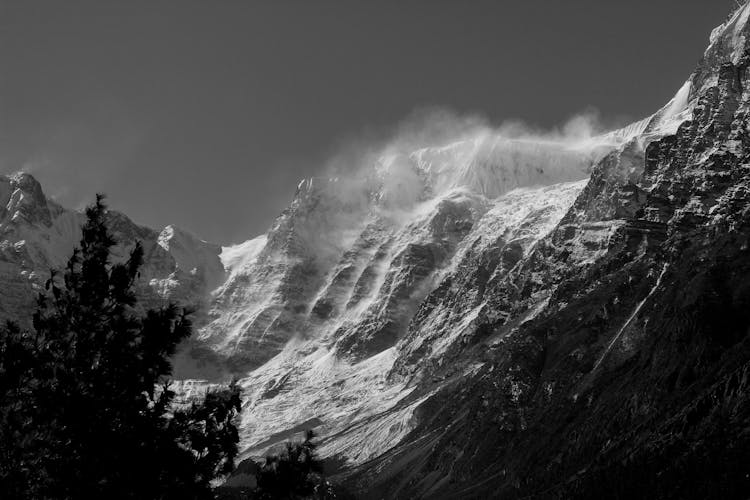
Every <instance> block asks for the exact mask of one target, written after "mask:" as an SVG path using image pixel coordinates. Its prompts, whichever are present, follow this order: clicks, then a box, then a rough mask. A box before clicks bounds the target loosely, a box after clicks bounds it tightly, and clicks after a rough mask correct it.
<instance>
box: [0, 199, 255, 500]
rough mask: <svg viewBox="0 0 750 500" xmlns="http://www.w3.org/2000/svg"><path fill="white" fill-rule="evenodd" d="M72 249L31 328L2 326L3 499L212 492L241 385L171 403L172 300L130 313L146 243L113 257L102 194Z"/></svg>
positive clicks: (229, 452)
mask: <svg viewBox="0 0 750 500" xmlns="http://www.w3.org/2000/svg"><path fill="white" fill-rule="evenodd" d="M86 217H87V220H86V223H85V225H84V227H83V236H82V239H81V244H80V248H78V249H76V250H75V251H74V253H73V255H72V257H71V258H70V260H69V261H68V264H67V267H66V268H65V270H64V272H63V273H62V276H58V275H55V274H54V273H53V275H52V276H51V277H50V279H49V280H48V281H47V283H46V292H45V293H43V294H40V296H39V299H38V304H37V310H36V312H35V314H34V317H33V331H23V330H21V329H20V328H19V327H17V326H16V325H13V324H8V325H6V326H5V327H2V328H0V498H19V499H25V498H34V499H37V498H71V499H74V498H108V499H110V498H111V499H118V498H144V499H146V498H163V499H169V498H175V499H177V498H179V499H191V498H195V499H203V498H213V493H212V490H211V481H212V480H214V479H216V478H217V477H221V476H222V475H225V474H227V473H229V472H230V471H231V469H232V467H233V464H234V457H235V456H236V453H237V441H238V433H237V429H236V427H235V425H234V418H235V416H236V415H237V413H238V412H239V411H240V389H239V387H238V386H237V385H236V384H234V383H232V384H231V385H230V386H229V387H228V388H226V389H223V390H219V391H215V392H210V393H207V395H206V398H205V401H203V402H202V403H193V404H192V405H189V406H187V407H185V406H184V405H183V407H181V408H180V407H175V404H174V396H175V394H174V392H173V391H171V390H170V389H169V383H168V382H167V381H166V377H168V376H169V375H170V372H171V364H170V361H169V359H170V356H172V355H173V354H174V352H175V349H176V347H177V344H178V343H179V342H180V341H181V340H183V339H184V338H186V337H187V336H189V335H190V332H191V324H190V321H189V319H188V318H187V316H186V314H185V312H184V311H181V310H179V309H178V308H177V307H175V306H173V305H170V306H167V307H165V308H162V309H159V310H150V311H148V312H147V313H145V315H139V314H137V313H136V312H135V306H136V296H135V292H134V285H135V281H136V279H137V277H138V270H139V268H140V266H141V264H142V260H143V249H142V248H141V246H140V244H136V246H135V248H134V249H133V251H132V252H131V254H130V258H129V259H128V261H127V262H125V263H117V264H113V263H111V262H110V251H111V249H112V247H113V246H114V245H115V241H114V239H113V237H112V235H111V234H110V233H109V231H108V229H107V225H106V219H107V213H106V207H105V205H104V203H103V201H102V197H101V196H97V200H96V203H95V204H94V205H92V206H91V207H89V208H88V209H87V210H86Z"/></svg>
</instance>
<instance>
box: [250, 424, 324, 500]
mask: <svg viewBox="0 0 750 500" xmlns="http://www.w3.org/2000/svg"><path fill="white" fill-rule="evenodd" d="M314 437H315V434H314V433H313V431H307V433H306V435H305V440H304V441H302V442H301V443H291V442H289V443H286V449H285V450H284V451H283V452H282V453H280V454H278V455H269V456H267V457H266V458H265V461H264V463H263V464H262V465H261V466H260V468H259V470H258V473H257V477H256V480H257V487H256V489H255V492H254V494H253V498H256V499H258V500H272V499H328V498H336V496H335V494H334V493H333V491H332V488H331V485H330V484H329V483H328V482H327V481H326V480H325V478H324V477H323V466H322V463H321V462H320V460H319V459H318V456H317V453H316V448H317V445H316V444H315V443H314V442H313V439H314Z"/></svg>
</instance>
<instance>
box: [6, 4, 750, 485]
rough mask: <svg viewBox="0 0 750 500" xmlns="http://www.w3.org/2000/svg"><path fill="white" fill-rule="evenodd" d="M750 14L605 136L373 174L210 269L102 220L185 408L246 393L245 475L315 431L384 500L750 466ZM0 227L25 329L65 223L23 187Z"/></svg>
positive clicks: (496, 138) (285, 218)
mask: <svg viewBox="0 0 750 500" xmlns="http://www.w3.org/2000/svg"><path fill="white" fill-rule="evenodd" d="M749 15H750V6H749V5H745V6H743V7H741V8H739V9H738V10H737V11H736V12H735V13H734V14H733V15H732V16H731V17H730V18H729V19H728V20H727V22H726V23H724V24H723V25H722V26H720V27H718V28H717V29H716V30H714V32H713V33H712V34H711V37H710V44H709V47H708V49H707V50H706V51H705V53H704V55H703V57H702V59H701V61H700V62H699V64H698V66H697V68H696V70H695V72H694V73H693V74H692V75H691V76H690V78H689V79H688V80H687V81H686V82H685V84H684V85H683V86H682V87H681V88H680V89H678V90H677V92H676V94H675V97H674V98H673V99H672V100H671V101H670V102H668V103H666V104H665V106H664V107H663V108H662V109H660V110H658V111H657V112H656V113H654V115H652V116H650V117H647V118H645V119H644V120H641V121H639V122H636V123H634V124H632V125H630V126H628V127H625V128H623V129H620V130H616V131H612V132H610V133H607V134H603V135H598V136H594V137H586V138H564V137H532V136H524V137H508V136H505V135H503V134H501V133H498V132H494V131H491V130H480V131H477V132H475V133H471V134H465V136H463V137H461V138H459V139H457V140H456V141H454V142H451V143H449V144H444V145H440V146H431V147H423V148H419V149H415V150H413V151H406V152H401V151H400V152H398V153H393V152H390V151H389V152H387V153H384V154H383V155H381V156H380V157H379V158H378V160H377V161H375V162H374V163H373V164H372V165H370V166H369V168H367V169H366V170H365V171H364V172H358V173H357V174H356V175H350V176H347V177H339V178H332V179H318V178H314V179H306V180H303V181H302V182H300V184H299V185H298V187H297V190H296V193H295V195H294V198H293V201H292V203H291V205H290V206H289V208H288V209H287V210H285V211H284V212H283V213H282V214H281V215H280V216H279V217H278V218H277V219H276V221H275V222H274V224H273V225H272V227H271V228H270V230H269V231H268V233H267V234H265V235H262V236H259V237H257V238H254V239H251V240H248V241H246V242H244V243H241V244H239V245H234V246H230V247H224V248H221V247H219V246H216V245H212V244H209V243H206V242H204V241H202V240H200V239H198V238H196V237H194V236H191V235H189V234H188V233H186V232H184V231H181V230H179V229H178V228H175V227H171V226H169V227H167V228H165V229H164V230H162V231H161V232H157V231H153V230H150V229H148V228H143V227H140V226H138V225H136V224H134V223H132V222H131V221H130V220H129V219H127V217H125V216H124V215H121V214H113V218H112V220H113V224H114V230H115V233H116V235H117V237H118V238H119V240H120V241H121V245H120V247H118V255H120V256H121V257H124V256H125V255H127V250H128V248H129V247H130V246H131V245H132V244H133V242H134V241H135V240H136V239H138V240H141V241H143V242H144V246H145V248H146V268H145V270H144V272H143V280H142V283H141V284H140V287H141V294H142V296H143V297H144V299H146V304H147V305H158V304H160V303H163V302H164V301H166V300H175V301H179V302H181V303H184V304H190V305H194V306H197V308H198V309H197V312H196V316H195V319H196V321H195V323H196V332H195V335H194V338H193V339H191V341H190V342H189V345H187V346H185V349H184V350H183V352H182V353H181V354H180V356H179V357H178V359H177V373H176V375H177V376H178V378H181V379H182V380H181V381H180V382H178V386H179V388H180V389H181V390H182V392H183V394H184V395H185V396H187V397H189V396H190V394H191V393H193V392H195V391H201V390H202V389H203V388H204V387H205V386H206V384H209V383H213V382H217V381H222V380H226V379H228V377H230V376H233V375H234V376H239V377H240V383H241V385H242V387H243V389H244V405H243V413H242V424H241V440H242V441H241V452H242V456H243V457H250V456H258V455H261V454H263V453H264V452H265V451H267V450H268V449H269V448H272V447H273V446H274V445H278V444H279V443H282V442H283V441H285V440H287V439H289V438H290V437H293V436H294V435H295V434H297V433H298V432H300V431H302V430H304V429H314V430H315V431H316V432H317V433H318V435H319V436H320V437H321V440H322V442H321V448H320V452H321V454H322V455H323V456H324V457H326V458H329V459H331V461H332V462H336V463H338V464H340V467H341V473H340V475H339V476H338V477H337V480H339V481H343V482H345V483H346V484H347V485H348V486H349V487H350V488H351V489H352V490H354V491H357V492H359V493H361V494H366V493H370V494H371V495H372V496H373V497H378V498H381V497H404V498H414V497H435V496H438V497H449V498H486V497H488V496H493V495H496V496H504V497H508V498H515V497H523V496H531V497H534V496H536V497H544V495H547V496H546V497H555V498H557V497H568V496H571V495H578V496H582V497H592V498H602V495H604V496H606V495H605V491H604V490H602V488H605V487H606V485H607V480H608V479H613V478H624V477H636V476H638V477H640V478H641V482H640V483H638V484H634V485H633V484H631V485H629V486H628V485H625V486H622V487H623V488H625V490H623V491H622V492H618V495H620V497H623V498H625V497H628V495H636V496H637V494H638V492H642V491H644V490H642V489H639V488H646V487H652V485H653V484H657V483H658V481H659V480H660V479H659V478H662V479H663V478H671V477H672V476H670V474H678V472H676V471H678V470H682V471H686V470H691V467H692V468H696V467H698V468H699V467H703V466H708V465H709V464H710V463H711V460H712V457H714V456H715V454H716V453H719V450H723V449H729V450H730V451H729V452H730V453H740V454H741V453H743V451H742V450H747V449H750V447H749V446H747V445H748V444H750V443H748V442H747V441H748V438H747V435H748V434H747V433H745V434H743V432H745V431H747V430H750V416H749V415H748V413H747V408H748V402H749V401H748V387H750V385H748V380H750V378H748V377H750V340H748V330H747V328H748V325H750V317H748V314H750V313H748V311H750V289H748V287H747V283H748V282H750V259H749V258H748V257H749V256H750V254H748V248H750V171H748V169H749V168H750V167H748V165H749V164H750V162H749V161H748V159H749V158H750V150H749V149H748V148H750V135H749V131H750V122H748V117H749V116H750V93H748V90H747V89H748V87H749V86H750V73H749V70H748V68H749V67H750V52H748V46H749V43H750V42H748V41H747V39H746V37H747V33H748V31H749V30H750V28H748V16H749ZM0 206H2V207H3V208H1V209H0V239H2V241H1V242H0V250H1V252H0V276H2V282H3V284H4V286H3V287H2V289H0V315H1V316H3V317H9V318H15V319H21V320H23V318H24V317H25V315H28V312H29V311H30V304H31V300H32V296H33V289H34V287H35V286H38V285H39V284H40V283H41V282H42V281H43V280H44V279H45V278H46V276H47V274H46V273H47V270H48V269H49V267H60V266H62V265H63V264H64V262H65V259H66V258H67V256H68V254H69V253H70V250H71V249H72V248H73V246H74V244H75V243H76V242H77V240H78V238H79V236H80V234H79V231H80V229H79V225H80V223H81V218H82V216H81V215H80V214H78V213H76V212H73V211H69V210H66V209H64V208H62V207H60V206H58V205H57V204H55V203H54V202H52V201H50V200H48V199H47V198H46V197H45V196H44V194H43V192H42V189H41V187H40V186H39V184H38V183H37V182H36V181H35V180H34V179H33V178H32V177H31V176H29V175H27V174H17V175H14V176H11V177H7V178H0ZM730 424H731V427H730V428H731V429H732V430H731V431H729V432H726V433H724V434H722V435H721V436H718V437H717V434H716V433H717V432H718V431H717V429H719V428H720V427H721V426H726V425H730ZM742 429H744V431H742ZM743 436H744V437H743ZM709 437H710V439H709ZM732 450H734V451H732ZM675 464H676V465H675ZM670 467H672V468H670ZM674 467H677V469H675V468H674ZM680 468H681V469H680ZM730 473H731V471H730V472H728V473H727V474H730ZM624 483H626V482H623V481H619V483H618V484H624ZM691 484H692V483H690V481H689V480H688V481H684V484H683V485H682V486H680V487H685V488H688V487H691V486H690V485H691ZM704 486H705V485H704ZM706 487H708V486H706ZM627 488H632V489H631V490H627ZM675 491H678V494H677V497H679V496H680V495H679V490H675ZM615 496H616V495H615ZM656 496H658V495H656ZM546 497H545V498H546Z"/></svg>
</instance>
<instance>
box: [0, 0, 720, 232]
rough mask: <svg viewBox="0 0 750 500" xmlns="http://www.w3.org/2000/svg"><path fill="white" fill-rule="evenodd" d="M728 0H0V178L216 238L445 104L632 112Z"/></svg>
mask: <svg viewBox="0 0 750 500" xmlns="http://www.w3.org/2000/svg"><path fill="white" fill-rule="evenodd" d="M734 4H735V2H734V0H627V1H624V0H617V1H615V0H536V1H530V0H505V1H503V0H495V1H482V0H472V1H468V0H451V1H449V0H429V1H428V0H424V1H414V0H397V1H385V0H378V1H375V0H373V1H369V2H364V1H357V0H346V1H344V0H341V1H324V0H316V1H312V0H300V1H283V0H267V1H265V0H264V1H249V0H246V1H240V0H236V1H226V0H225V1H213V0H212V1H208V0H205V1H199V2H198V1H196V2H191V1H187V0H173V1H165V0H149V1H134V0H127V1H125V0H123V1H120V2H108V1H105V0H96V1H92V2H83V1H75V0H66V1H56V0H55V1H49V2H37V1H33V0H22V1H18V2H10V1H7V0H0V172H10V171H15V170H19V169H25V170H28V171H31V172H32V173H34V174H36V175H37V176H38V178H39V179H40V180H41V181H42V182H43V185H44V187H45V189H46V191H47V193H48V194H51V195H54V196H55V197H56V198H57V199H58V200H59V201H61V202H62V203H63V204H65V205H68V206H73V207H78V206H81V205H82V204H83V203H85V202H88V201H90V200H92V199H93V195H94V193H95V192H97V191H103V192H105V193H107V194H108V196H109V200H110V204H111V205H112V206H113V207H114V208H117V209H120V210H123V211H124V212H126V213H127V214H129V215H130V216H131V217H132V218H133V219H134V220H136V221H137V222H140V223H144V224H148V225H150V226H153V227H155V228H159V227H163V226H164V225H166V224H169V223H175V224H177V225H179V226H181V227H184V228H186V229H189V230H191V231H193V232H194V233H196V234H197V235H199V236H201V237H203V238H205V239H208V240H211V241H216V242H220V243H228V242H236V241H241V240H244V239H247V238H249V237H251V236H254V235H256V234H258V233H261V232H263V231H265V229H266V228H267V227H268V225H269V224H270V223H271V221H272V220H273V218H274V217H275V216H276V215H277V214H278V213H279V212H280V211H281V210H282V209H283V208H284V207H285V206H286V205H287V204H288V202H289V200H290V198H291V196H292V195H293V192H294V188H295V186H296V183H297V180H298V179H300V178H302V177H305V176H310V175H315V174H316V173H320V172H321V171H322V168H323V165H324V164H325V161H326V159H327V158H328V157H329V156H331V155H333V154H334V153H335V152H336V150H337V149H338V148H340V147H342V145H344V144H346V143H347V142H348V141H352V140H356V139H358V138H361V137H373V136H374V137H380V136H384V135H386V134H388V131H389V130H391V129H392V128H393V127H394V125H396V124H397V123H399V121H400V120H402V119H404V118H405V117H406V116H408V115H409V114H410V113H411V112H412V111H413V110H415V109H418V108H421V107H425V106H435V105H438V106H445V107H447V108H449V109H451V110H454V111H455V112H457V113H459V114H465V113H480V114H482V115H484V116H485V117H486V118H488V119H489V120H491V121H492V122H493V123H500V122H502V121H504V120H506V119H522V120H524V121H526V122H528V123H530V124H533V125H535V126H539V127H550V126H554V125H556V124H560V123H562V122H564V121H565V120H566V119H567V118H569V117H570V116H571V115H573V114H575V113H577V112H580V111H581V110H584V109H586V108H591V107H593V108H596V109H598V110H599V112H600V113H601V115H602V116H603V117H607V118H609V119H616V120H622V119H624V118H640V117H642V116H645V115H647V114H650V113H651V112H653V111H655V110H656V109H657V108H658V107H660V106H661V105H662V104H664V103H666V101H667V100H669V99H670V98H671V96H672V95H673V94H674V93H675V92H676V90H677V89H678V88H679V87H680V85H681V84H682V82H683V81H684V80H685V79H686V78H687V76H688V75H689V74H690V72H691V71H692V69H693V67H694V65H695V63H696V62H697V60H698V58H699V57H700V55H701V53H702V51H703V50H704V49H705V47H706V45H707V43H708V35H709V33H710V31H711V29H712V28H713V27H714V26H716V25H718V24H720V23H721V22H723V21H724V19H725V18H726V17H727V16H728V14H729V13H730V11H731V10H732V8H733V5H734Z"/></svg>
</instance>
